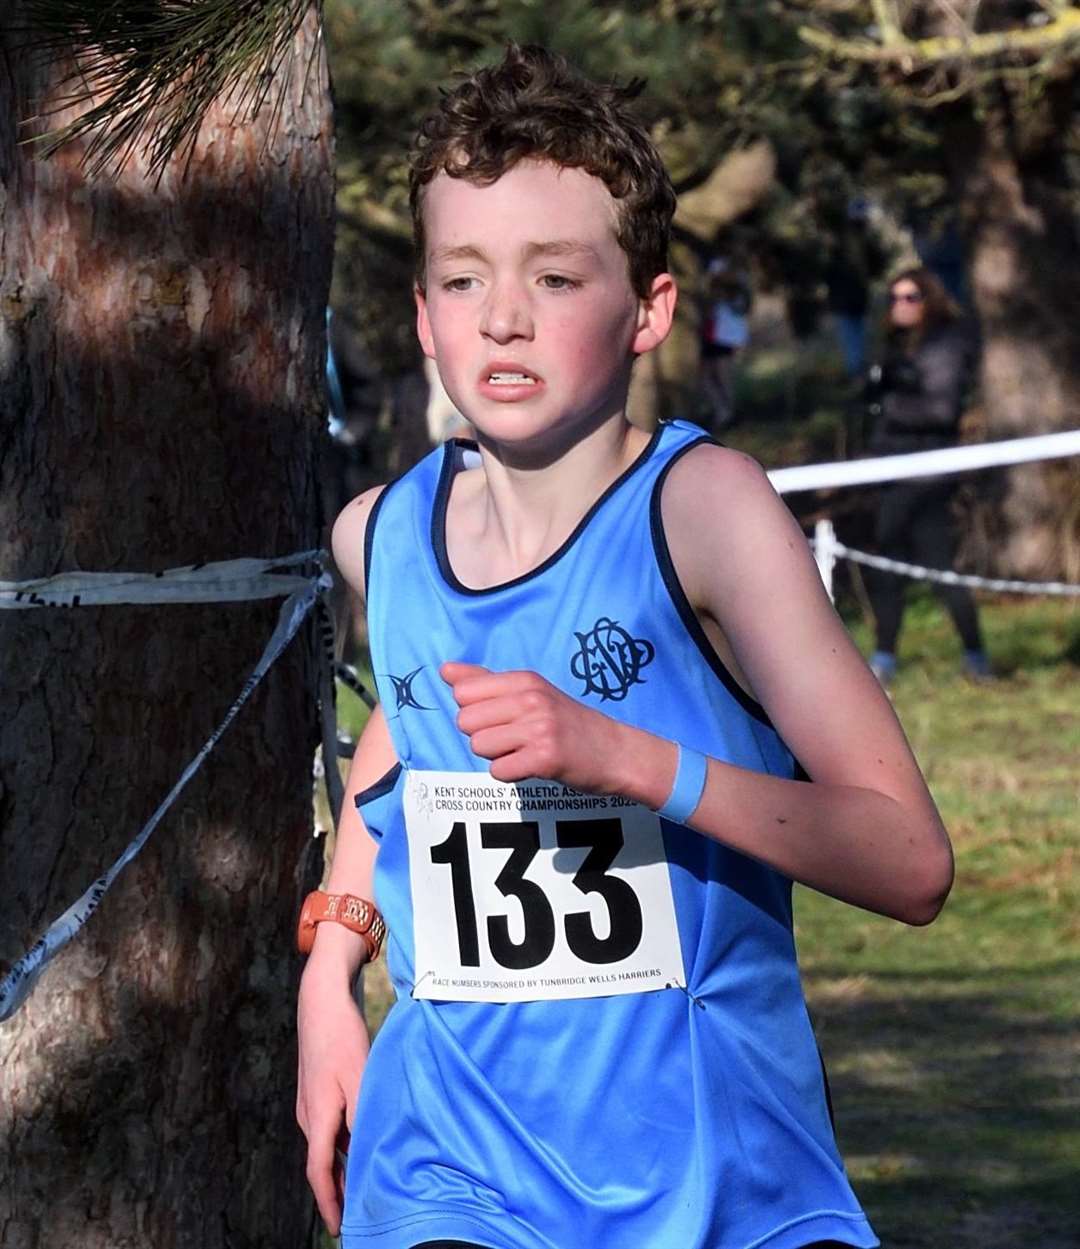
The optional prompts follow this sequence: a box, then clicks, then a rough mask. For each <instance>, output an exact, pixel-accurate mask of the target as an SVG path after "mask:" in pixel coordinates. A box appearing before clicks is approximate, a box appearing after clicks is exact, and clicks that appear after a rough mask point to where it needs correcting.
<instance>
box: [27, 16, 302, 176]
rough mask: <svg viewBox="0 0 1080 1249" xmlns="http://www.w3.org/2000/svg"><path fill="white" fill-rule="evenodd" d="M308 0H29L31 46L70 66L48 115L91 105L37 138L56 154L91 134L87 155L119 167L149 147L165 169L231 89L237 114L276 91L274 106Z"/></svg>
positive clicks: (155, 169) (89, 164) (93, 170)
mask: <svg viewBox="0 0 1080 1249" xmlns="http://www.w3.org/2000/svg"><path fill="white" fill-rule="evenodd" d="M311 3H312V0H103V2H101V3H92V4H87V3H86V0H26V3H25V4H24V6H23V7H24V12H25V13H26V22H25V25H24V26H23V28H22V34H23V35H24V37H25V43H26V46H27V47H28V48H29V49H30V50H37V51H40V52H42V53H43V54H44V55H45V56H46V57H47V58H48V59H49V60H50V61H51V62H53V63H56V64H66V65H69V66H73V67H72V68H69V69H68V72H66V73H65V75H64V77H63V78H62V79H61V81H60V83H59V84H58V88H57V94H56V95H54V96H53V98H52V103H51V106H50V108H49V109H48V111H47V112H46V113H45V114H43V116H44V117H49V116H52V115H54V114H55V113H58V112H60V111H62V110H65V109H69V108H73V107H74V108H80V109H82V110H83V111H82V112H81V113H80V115H79V116H78V117H77V118H75V120H73V121H70V122H68V123H66V124H65V125H63V126H61V127H59V128H58V129H55V130H51V131H49V132H47V133H46V134H43V135H40V136H37V137H36V138H35V139H34V140H33V141H35V142H37V143H40V144H41V147H42V152H43V154H44V155H46V156H48V155H51V154H52V153H53V152H55V151H56V150H57V149H58V148H60V147H63V146H64V145H65V144H67V143H70V142H72V141H73V140H76V139H82V138H86V139H88V143H87V146H86V150H85V152H84V153H83V165H84V167H85V168H86V169H87V171H88V173H89V174H90V175H91V176H94V175H97V174H101V173H107V172H111V173H112V174H113V175H114V176H115V175H116V174H119V172H120V171H121V170H122V169H123V168H124V166H125V165H126V164H127V162H128V161H129V160H130V159H131V157H132V155H133V154H134V153H135V152H136V151H137V150H139V149H142V150H144V151H145V152H146V154H147V157H148V163H149V170H150V173H151V175H152V176H156V177H159V178H160V176H161V174H162V173H163V172H164V169H165V166H166V165H167V164H168V162H169V161H170V160H171V159H172V158H173V156H174V155H176V154H177V153H178V152H186V153H187V154H188V155H190V153H191V151H192V149H193V148H194V145H195V141H196V139H197V138H198V134H199V129H200V127H201V125H202V122H203V119H204V118H205V116H206V114H207V112H208V110H209V109H210V107H211V105H213V104H214V103H215V101H218V100H227V101H229V102H230V103H231V104H232V105H233V106H234V107H235V114H234V115H235V116H236V117H244V118H245V119H246V120H251V119H253V118H254V117H255V116H256V115H257V113H258V112H259V111H260V109H261V108H262V107H263V105H264V104H265V103H266V101H267V99H268V97H269V96H270V94H271V92H274V94H275V115H276V109H277V106H278V104H279V103H280V100H281V98H282V96H283V95H284V92H285V91H286V90H287V89H288V84H289V81H290V78H291V72H292V66H291V53H292V48H293V38H294V36H295V34H296V32H297V30H298V29H299V27H300V25H301V23H302V22H303V20H304V17H305V15H306V13H307V11H308V9H309V7H310V5H311ZM316 47H317V44H316ZM313 55H314V53H313ZM283 67H284V72H282V71H283ZM308 72H310V65H309V66H308ZM28 120H30V121H35V120H40V118H30V119H28Z"/></svg>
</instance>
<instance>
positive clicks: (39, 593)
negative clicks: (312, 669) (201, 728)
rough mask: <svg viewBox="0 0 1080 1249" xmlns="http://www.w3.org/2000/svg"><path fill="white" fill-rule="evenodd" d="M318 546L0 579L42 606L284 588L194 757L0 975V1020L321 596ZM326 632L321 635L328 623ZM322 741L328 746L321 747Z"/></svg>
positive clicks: (323, 711)
mask: <svg viewBox="0 0 1080 1249" xmlns="http://www.w3.org/2000/svg"><path fill="white" fill-rule="evenodd" d="M323 561H324V555H323V552H322V551H302V552H300V553H298V554H296V555H289V556H284V557H282V558H279V559H264V560H262V559H238V560H224V561H221V562H219V563H214V564H193V565H188V566H186V567H183V568H174V569H170V570H169V571H167V572H162V573H61V574H60V575H58V576H55V577H44V578H38V579H36V580H34V581H21V582H13V581H8V582H0V607H7V608H18V609H25V608H31V607H36V608H45V607H60V608H72V607H89V606H92V605H114V604H118V603H161V602H168V603H215V602H239V601H243V600H258V599H266V598H272V597H280V596H281V595H288V597H287V598H286V600H285V602H284V603H283V604H282V606H281V610H280V612H279V614H278V621H277V625H276V626H275V628H274V632H273V634H272V635H271V637H270V640H269V641H268V642H267V644H266V647H265V648H264V650H263V653H262V655H261V656H260V657H259V660H258V662H257V663H256V665H255V667H254V669H253V670H252V673H251V675H250V676H249V677H248V679H247V681H246V682H245V683H244V686H243V688H242V689H241V691H240V693H239V695H238V696H237V697H236V699H235V700H234V701H233V703H232V705H231V706H230V707H229V709H228V711H227V712H226V713H225V716H224V718H223V719H222V721H221V723H220V724H219V725H218V726H217V728H216V729H215V730H214V731H213V733H212V734H211V735H210V737H209V738H208V739H207V740H206V742H205V743H204V744H203V746H202V747H201V748H200V750H199V751H198V753H197V754H196V755H195V757H194V758H193V759H192V760H191V761H190V762H189V763H188V765H187V767H186V768H185V769H184V770H183V772H182V773H181V774H180V778H179V780H177V782H176V783H175V785H173V787H172V789H171V790H170V791H169V792H168V794H167V795H166V796H165V798H164V799H163V800H162V801H161V803H160V804H159V805H158V807H157V809H156V810H155V811H154V813H153V815H151V817H150V819H149V820H147V822H146V824H144V825H143V827H142V828H141V829H140V830H139V832H138V834H137V835H136V836H135V837H134V838H133V839H132V840H131V842H130V843H129V844H128V845H127V847H126V848H125V849H124V851H123V853H122V854H121V855H120V856H119V858H118V859H117V860H116V861H115V862H114V863H113V864H112V866H111V867H109V868H108V869H107V870H106V871H105V872H103V873H102V874H101V875H100V876H99V877H98V878H97V880H95V881H94V882H93V884H91V885H90V887H89V888H88V889H87V890H86V891H85V893H83V895H82V896H81V897H80V898H78V899H77V900H76V901H75V902H74V903H72V905H71V906H69V907H68V908H67V910H66V911H64V913H63V914H62V915H60V916H59V917H58V918H57V919H55V920H54V921H53V922H52V923H51V924H50V925H49V927H48V928H47V929H46V931H45V933H44V934H43V935H42V936H41V937H40V938H39V940H38V941H37V942H36V943H35V944H34V945H33V946H32V947H31V948H30V949H29V950H28V951H27V952H26V953H25V954H24V955H23V956H22V957H21V958H20V959H18V960H17V961H16V962H15V963H14V964H13V965H12V967H11V968H10V970H9V971H8V973H7V975H6V976H5V977H4V978H3V980H2V981H0V1022H3V1021H4V1020H6V1019H9V1018H10V1017H11V1016H12V1015H13V1014H14V1013H15V1011H17V1010H18V1009H19V1007H20V1006H21V1005H22V1003H23V1002H24V1001H25V1000H26V998H27V997H28V995H29V994H30V992H31V990H32V989H33V987H34V985H35V984H36V983H37V981H38V979H39V977H40V976H41V974H42V973H43V972H44V971H45V969H46V968H47V967H48V965H49V964H50V963H51V962H52V960H53V959H54V958H55V957H56V955H57V954H58V953H59V952H60V950H62V949H63V948H64V946H65V945H67V944H68V942H69V941H71V940H72V939H73V938H74V937H76V936H77V935H78V933H79V932H81V930H82V929H83V927H84V926H85V925H86V923H87V921H88V920H89V919H90V917H91V916H92V915H93V913H94V912H95V911H96V910H97V908H98V906H99V905H100V904H101V900H102V899H103V898H104V897H105V895H106V893H108V891H109V889H110V888H111V887H112V885H113V883H114V881H115V880H116V878H117V877H118V876H119V874H120V872H121V871H122V870H123V869H124V868H125V867H126V866H127V865H128V864H129V863H130V862H131V860H132V859H134V858H135V856H136V855H137V854H138V853H139V851H140V850H142V848H143V846H144V845H145V844H146V842H147V841H148V840H149V838H150V835H151V833H153V831H154V829H155V828H156V827H157V826H158V824H159V823H160V822H161V820H162V818H163V816H164V815H165V814H166V812H167V811H168V810H169V808H170V807H171V806H172V805H173V804H174V803H175V802H176V800H177V798H178V797H179V796H180V793H181V791H182V790H183V789H184V787H185V786H186V785H187V783H188V781H189V780H191V778H192V777H193V776H194V775H195V773H196V772H197V771H198V770H199V768H200V767H202V765H203V763H204V762H205V761H206V759H207V757H208V756H209V754H210V753H211V751H212V750H213V749H214V747H215V746H217V744H218V742H219V741H220V740H221V738H222V736H223V735H224V733H225V730H226V729H227V728H228V727H229V725H230V724H231V723H232V722H233V720H234V719H235V718H236V715H237V713H238V712H239V711H240V709H241V707H243V705H244V704H245V703H246V702H247V701H248V699H249V698H250V697H251V695H252V694H253V693H254V691H255V689H256V687H257V686H258V685H259V683H260V682H261V681H262V679H263V677H265V676H266V674H267V672H268V671H269V670H270V668H271V667H272V666H273V665H274V663H275V662H276V661H277V659H278V658H279V656H280V655H281V654H282V652H283V651H284V650H285V648H286V647H287V646H288V644H289V642H290V641H291V640H292V639H293V637H295V636H296V633H297V631H298V630H299V628H300V626H301V625H302V624H303V622H304V621H305V620H306V619H307V616H308V614H309V613H310V612H311V611H312V610H313V609H314V608H315V607H316V604H318V603H321V602H323V601H324V599H325V595H326V594H327V593H328V592H329V590H330V588H331V585H332V582H331V578H330V575H329V573H327V572H325V571H324V570H323ZM302 565H307V566H309V567H310V566H312V565H315V566H317V567H318V568H319V572H318V573H317V574H316V575H307V576H304V575H300V574H288V575H286V574H281V573H275V572H274V571H273V570H274V569H280V568H296V567H300V566H302ZM328 630H329V631H330V635H331V636H330V637H327V631H328ZM332 630H333V626H332V624H330V623H329V621H328V615H324V616H323V619H322V621H321V627H320V630H319V636H320V641H321V645H320V648H319V649H320V660H321V662H320V678H319V692H320V700H319V701H320V719H321V721H322V728H323V752H324V755H325V756H326V757H327V758H328V759H329V760H330V769H329V770H330V771H332V772H333V774H334V780H336V781H337V784H336V785H335V784H334V783H333V781H332V780H331V779H330V777H329V775H328V777H327V790H328V792H329V794H330V799H331V805H332V806H333V807H334V808H335V809H334V819H335V822H336V820H337V817H338V814H339V811H340V806H341V781H340V777H339V776H338V775H337V722H336V717H335V713H334V698H333V680H334V677H333V660H334V655H333V639H332ZM328 743H329V744H330V745H329V748H328Z"/></svg>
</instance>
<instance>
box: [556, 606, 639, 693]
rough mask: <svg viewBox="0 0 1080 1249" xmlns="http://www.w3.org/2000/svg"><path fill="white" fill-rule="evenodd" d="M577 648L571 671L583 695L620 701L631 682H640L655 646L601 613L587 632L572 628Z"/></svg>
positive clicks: (571, 663)
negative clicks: (579, 682) (582, 684)
mask: <svg viewBox="0 0 1080 1249" xmlns="http://www.w3.org/2000/svg"><path fill="white" fill-rule="evenodd" d="M574 636H575V637H576V638H577V640H578V643H579V646H580V649H579V650H578V651H577V652H576V653H575V654H574V655H573V656H572V657H571V659H570V671H571V673H572V674H573V675H574V676H575V677H577V679H578V680H579V681H581V682H583V683H584V687H585V688H584V689H583V690H582V693H583V694H598V695H599V696H600V701H601V702H621V701H622V700H623V699H624V698H625V697H626V696H627V694H629V692H630V689H631V687H632V686H634V685H638V684H643V683H644V680H645V678H644V677H642V676H641V670H642V668H644V667H645V666H646V665H647V664H651V663H652V661H653V658H654V657H655V655H656V647H654V646H653V644H652V643H651V642H650V641H648V640H647V639H645V638H635V637H632V636H631V635H630V634H629V633H628V632H627V631H626V630H625V629H624V628H623V627H622V625H620V624H619V622H618V621H617V620H610V619H608V617H607V616H601V617H600V619H599V620H598V621H597V622H596V624H594V625H593V627H592V628H591V629H590V630H589V632H588V633H578V632H577V631H576V630H575V631H574Z"/></svg>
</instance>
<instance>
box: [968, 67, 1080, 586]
mask: <svg viewBox="0 0 1080 1249" xmlns="http://www.w3.org/2000/svg"><path fill="white" fill-rule="evenodd" d="M1070 94H1071V93H1070V92H1069V91H1067V90H1062V89H1061V88H1058V89H1056V90H1054V91H1051V92H1050V93H1049V94H1048V95H1047V96H1045V97H1044V98H1043V99H1042V101H1041V102H1039V103H1035V102H1033V101H1031V100H1025V101H1024V102H1023V104H1022V105H1021V106H1018V107H1016V108H1014V102H1013V100H1012V99H1011V96H1010V94H1009V92H1008V91H1007V90H1006V88H1005V87H1003V86H999V87H998V88H996V89H994V93H993V98H992V99H990V100H987V101H984V104H983V109H982V115H981V117H980V120H979V122H978V124H977V126H976V125H972V124H970V123H969V126H968V127H967V128H966V132H965V133H964V134H963V135H954V137H953V140H954V141H953V142H952V143H951V144H950V147H951V150H952V151H953V153H954V155H955V156H956V157H958V159H959V162H960V165H959V169H958V173H959V175H960V176H959V178H958V194H959V197H960V202H961V206H962V211H963V214H964V216H965V218H966V221H967V223H968V232H969V237H970V241H971V245H972V246H971V252H972V268H971V282H972V293H973V296H974V301H975V306H976V309H977V311H978V314H979V320H980V323H981V326H982V332H983V354H982V377H981V383H982V385H981V390H982V401H983V406H984V408H985V411H986V426H987V428H986V434H987V437H988V438H990V439H1002V438H1018V437H1023V436H1025V435H1031V434H1039V433H1049V432H1052V431H1055V430H1060V429H1076V428H1080V370H1078V368H1077V360H1078V359H1080V287H1078V285H1077V276H1076V275H1077V273H1078V271H1080V233H1078V229H1077V222H1076V217H1075V211H1074V208H1073V204H1072V197H1073V195H1074V194H1075V192H1074V191H1070V187H1069V176H1068V171H1067V169H1066V167H1065V154H1064V150H1063V137H1062V136H1063V135H1064V134H1065V133H1066V126H1065V121H1066V120H1067V116H1068V111H1069V108H1070V107H1071V106H1070V103H1069V99H1070ZM1078 498H1080V464H1078V462H1077V461H1076V460H1072V461H1069V460H1063V461H1056V462H1049V463H1045V464H1033V465H1029V466H1023V467H1018V468H1014V469H1009V470H1008V471H1007V472H1005V473H1004V474H1003V475H1002V478H1001V490H1000V497H999V499H998V501H997V504H996V506H995V508H994V513H995V526H994V530H995V531H994V532H993V534H992V557H993V567H994V568H995V570H996V571H997V572H999V573H1000V574H1002V575H1006V576H1016V577H1024V578H1046V577H1065V578H1067V579H1070V580H1072V581H1076V580H1080V505H1078V502H1077V500H1078Z"/></svg>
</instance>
